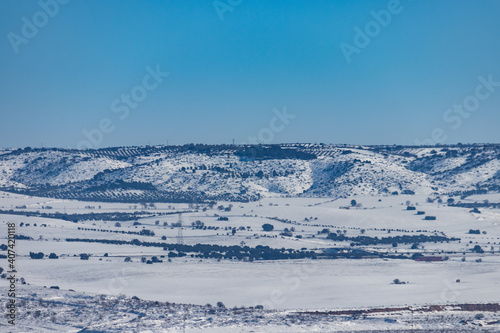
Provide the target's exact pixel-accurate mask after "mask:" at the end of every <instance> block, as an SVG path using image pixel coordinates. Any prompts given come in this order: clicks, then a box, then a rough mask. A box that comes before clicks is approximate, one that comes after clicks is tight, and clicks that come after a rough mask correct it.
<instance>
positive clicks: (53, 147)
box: [0, 142, 500, 151]
mask: <svg viewBox="0 0 500 333" xmlns="http://www.w3.org/2000/svg"><path fill="white" fill-rule="evenodd" d="M190 145H194V146H198V145H201V146H229V147H231V146H234V147H244V146H283V145H316V146H321V145H323V146H339V147H341V146H345V147H348V148H350V147H411V148H439V147H454V146H459V147H461V146H464V147H467V146H487V145H500V142H458V143H437V144H435V145H425V144H423V145H416V144H397V143H394V144H353V143H325V142H276V143H256V144H251V143H234V144H233V143H194V142H190V143H183V144H168V145H167V144H161V143H159V144H151V145H130V146H109V147H99V148H88V149H86V148H84V149H78V148H76V147H55V146H51V147H45V146H43V147H34V146H26V147H2V148H0V149H2V150H25V149H27V148H29V149H32V150H40V149H58V150H81V151H85V150H106V149H114V148H149V147H184V146H190Z"/></svg>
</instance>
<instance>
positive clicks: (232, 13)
mask: <svg viewBox="0 0 500 333" xmlns="http://www.w3.org/2000/svg"><path fill="white" fill-rule="evenodd" d="M54 1H56V0H42V1H41V3H47V4H48V5H47V6H45V7H46V10H47V11H48V12H50V14H51V15H52V16H53V17H52V16H51V15H49V14H46V12H41V11H43V8H42V7H41V5H40V3H39V2H38V1H27V0H22V1H21V0H1V1H0V32H1V42H0V66H1V67H0V71H1V72H0V108H1V109H0V112H1V117H0V146H1V147H25V146H32V147H39V146H40V145H41V144H42V143H43V145H44V146H45V147H49V146H50V147H66V146H69V147H72V148H74V147H77V146H78V145H81V147H84V146H86V145H91V146H95V147H106V146H125V145H147V144H148V143H151V144H166V143H167V140H168V143H169V144H184V143H190V142H193V143H231V142H232V140H233V139H234V140H235V142H236V143H242V142H247V141H248V137H256V138H257V140H258V141H259V142H262V141H264V142H273V143H279V142H312V143H314V142H318V143H319V142H324V143H353V144H415V143H416V142H417V141H416V140H419V142H420V141H422V140H424V139H430V138H432V133H433V132H435V133H434V136H435V137H434V139H436V138H437V139H438V140H437V141H442V142H444V143H456V142H463V143H467V142H500V131H499V124H500V86H494V85H493V86H489V89H490V90H488V88H487V87H484V85H483V87H479V88H478V89H479V94H480V96H481V99H479V98H477V97H475V94H476V88H477V87H478V85H480V84H482V83H481V81H480V80H478V77H479V76H482V77H483V78H484V79H485V80H488V76H489V75H491V78H492V80H493V81H495V82H500V40H499V36H500V20H499V19H498V17H499V14H500V2H499V1H494V0H483V1H474V0H468V1H464V0H442V1H437V0H419V1H416V0H413V1H410V0H401V1H399V5H398V6H396V5H397V2H398V1H395V0H391V1H385V0H384V1H368V0H366V1H347V0H345V1H340V0H337V1H321V0H318V1H306V0H302V1H298V0H288V1H270V0H253V1H250V0H242V1H239V0H221V1H219V2H214V1H212V0H203V1H201V0H198V1H192V0H177V1H159V0H158V1H153V0H149V1H146V0H144V1H128V0H107V1H96V0H85V1H84V0H72V1H69V2H68V1H67V0H66V1H62V0H61V2H68V3H67V4H60V5H59V8H55V7H54V5H53V2H54ZM231 3H232V4H233V5H231ZM214 4H215V5H217V6H219V7H218V8H219V9H218V10H219V12H218V11H217V9H216V8H215V7H216V6H214ZM224 6H226V7H224ZM388 8H389V9H390V10H392V13H391V11H389V13H390V15H391V17H390V22H388V23H386V22H383V24H380V23H376V21H375V18H374V16H373V15H372V14H371V11H375V12H380V11H381V10H388ZM224 10H225V11H224ZM384 13H386V12H384ZM381 17H382V19H385V20H386V21H387V16H383V15H382V16H381ZM23 18H25V19H24V20H23ZM221 18H222V19H221ZM26 22H27V23H26ZM34 23H36V24H38V26H39V27H37V26H36V25H34V27H35V29H37V30H38V31H36V32H33V30H30V29H29V28H30V26H31V25H32V24H34ZM356 27H358V28H359V29H361V30H365V28H368V29H372V30H369V31H370V34H371V35H372V37H369V36H368V38H370V42H369V44H368V45H363V44H362V43H361V42H363V41H361V42H360V41H359V40H358V41H357V44H356V41H355V37H356V34H357V32H356V30H355V28H356ZM31 28H33V26H31ZM358 37H359V36H358ZM358 39H359V38H358ZM364 42H366V40H365V41H364ZM342 43H345V44H342ZM347 44H349V45H350V46H351V47H356V45H358V46H360V47H357V53H352V54H351V55H350V62H348V61H347V58H346V57H345V55H344V52H343V51H342V47H341V46H342V45H344V47H345V45H347ZM350 50H352V48H351V49H350ZM157 66H159V69H160V71H161V72H168V73H169V75H168V77H167V76H166V77H160V79H159V81H161V82H160V83H157V82H156V81H155V80H154V79H153V78H152V77H148V76H147V75H149V74H148V70H147V69H146V68H147V67H149V68H150V70H155V68H156V67H157ZM144 80H146V81H145V82H146V83H145V84H146V85H147V86H148V89H150V90H146V89H145V88H144V83H143V81H144ZM499 85H500V84H499ZM134 89H135V90H134ZM132 91H134V92H135V96H136V98H138V99H139V100H140V101H139V102H138V103H135V102H134V101H133V100H132V102H131V103H135V104H133V105H134V108H132V107H129V106H126V104H125V102H124V101H123V100H121V98H122V95H126V94H128V95H130V94H131V92H132ZM144 92H146V93H147V96H144V95H141V94H143V93H144ZM464 100H466V101H467V102H468V103H469V108H470V109H473V110H474V111H473V112H472V111H471V112H466V113H463V112H462V114H459V113H458V112H457V111H453V110H450V111H449V112H447V110H448V109H451V108H452V107H453V105H454V104H461V103H463V102H464ZM114 102H115V104H114V107H115V108H114V109H113V108H112V106H111V105H112V104H113V103H114ZM475 103H476V104H475ZM120 107H121V109H119V108H120ZM284 107H286V110H287V112H288V114H293V115H295V118H294V119H287V120H286V122H287V124H285V125H284V126H282V124H283V122H282V121H281V120H279V119H277V118H276V119H275V117H276V116H275V113H273V109H278V110H280V111H282V110H283V108H284ZM127 108H128V111H129V112H128V114H126V113H125V112H126V111H125V110H124V109H127ZM120 110H121V111H120ZM114 111H117V112H114ZM444 118H446V119H447V120H445V119H444ZM103 119H104V124H101V125H102V126H103V128H104V129H105V130H106V132H105V133H104V132H102V131H101V129H99V131H101V132H100V133H101V134H102V135H99V134H96V132H95V130H96V129H98V128H99V125H100V123H102V122H103ZM436 129H440V130H437V131H438V132H436ZM82 131H88V132H89V133H93V135H94V141H95V143H94V144H92V143H90V140H89V139H88V138H86V137H85V135H84V134H83V132H82ZM259 134H260V138H259ZM443 137H445V139H443ZM84 140H87V141H88V143H89V144H83V143H82V142H83V141H84ZM434 141H436V140H434Z"/></svg>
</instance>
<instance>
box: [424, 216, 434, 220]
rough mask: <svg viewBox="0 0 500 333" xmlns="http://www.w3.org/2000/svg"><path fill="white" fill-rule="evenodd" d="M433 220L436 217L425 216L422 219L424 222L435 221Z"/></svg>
mask: <svg viewBox="0 0 500 333" xmlns="http://www.w3.org/2000/svg"><path fill="white" fill-rule="evenodd" d="M435 219H436V217H435V216H430V215H427V216H426V217H425V218H424V220H428V221H433V220H435Z"/></svg>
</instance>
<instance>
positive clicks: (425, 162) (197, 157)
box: [0, 144, 500, 202]
mask: <svg viewBox="0 0 500 333" xmlns="http://www.w3.org/2000/svg"><path fill="white" fill-rule="evenodd" d="M499 156H500V145H491V144H490V145H470V146H463V145H460V146H442V147H411V146H410V147H404V146H345V145H342V146H340V145H312V144H286V145H269V146H259V147H255V146H253V147H250V146H247V147H242V146H226V145H218V146H209V145H185V146H155V147H149V146H148V147H130V148H128V147H120V148H106V149H99V150H62V149H31V148H25V149H17V150H3V151H2V154H0V187H1V188H2V189H5V190H11V191H21V192H25V193H29V194H36V195H43V196H52V197H58V198H75V199H89V200H94V199H99V200H111V201H148V200H156V201H173V202H175V201H205V200H233V201H247V200H256V199H258V198H261V197H275V196H292V197H294V196H310V197H333V198H337V197H348V196H354V195H378V194H383V193H387V194H393V195H396V194H401V193H409V194H412V193H415V194H424V195H428V194H431V193H439V194H442V193H450V192H454V193H460V192H467V193H475V192H477V191H478V190H479V191H490V192H491V191H496V192H498V190H499V189H500V159H499Z"/></svg>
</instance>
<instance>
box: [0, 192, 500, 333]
mask: <svg viewBox="0 0 500 333" xmlns="http://www.w3.org/2000/svg"><path fill="white" fill-rule="evenodd" d="M427 198H428V196H423V195H399V196H384V195H379V196H356V197H355V198H354V199H355V200H356V204H357V205H356V207H353V205H352V203H351V200H352V198H349V199H337V200H334V199H331V198H267V199H262V200H261V201H256V202H250V203H235V202H233V203H230V202H218V203H217V205H215V206H213V207H207V206H204V205H198V207H196V206H194V205H188V204H173V203H170V204H169V203H156V204H155V205H154V207H145V208H144V207H141V206H138V205H134V204H128V203H109V202H108V203H106V202H102V203H99V202H82V201H74V200H73V201H71V200H55V199H49V198H40V197H28V196H23V195H19V194H12V193H7V192H0V209H2V210H3V211H8V210H11V209H12V210H13V212H25V213H26V212H37V211H38V212H39V213H56V212H59V213H63V214H88V213H96V214H100V213H110V212H125V213H133V212H135V211H144V212H147V213H148V214H151V215H153V214H156V215H155V216H149V217H143V218H137V219H133V220H129V221H120V226H115V223H116V221H106V220H104V221H103V220H83V221H79V222H77V223H75V222H71V221H65V220H61V219H54V218H48V217H41V216H29V217H28V216H25V215H15V214H12V213H10V214H2V215H0V228H1V230H2V231H1V233H0V235H1V236H0V237H1V238H2V239H1V240H0V243H3V244H6V243H7V241H6V238H7V223H8V222H15V223H16V234H17V235H24V236H28V237H31V238H32V239H31V240H17V242H16V253H17V258H16V268H17V277H18V278H21V277H22V278H24V280H25V281H26V283H27V284H22V283H21V281H18V283H17V288H18V293H19V294H22V295H30V294H32V293H42V294H43V293H50V292H59V293H62V294H64V295H66V294H67V293H68V290H70V289H72V290H75V292H76V293H83V294H85V295H88V296H92V297H94V298H95V297H98V296H97V295H101V294H104V295H109V297H112V296H113V297H122V298H126V299H128V298H130V297H133V296H136V297H138V298H139V299H141V300H144V301H158V302H174V303H178V304H196V305H200V306H204V305H205V304H207V303H209V304H212V305H213V306H215V305H216V303H217V302H222V303H223V304H224V305H225V306H226V307H227V308H233V307H254V306H256V305H262V306H263V307H264V311H270V312H266V313H267V314H266V315H264V317H266V316H271V314H274V315H275V316H278V317H280V318H281V319H280V320H270V321H269V322H267V321H266V322H265V323H262V322H260V321H259V320H257V321H258V322H259V324H256V323H253V324H250V323H247V324H244V323H241V322H240V323H231V324H227V323H226V324H224V325H223V324H220V325H219V326H217V325H218V324H217V325H215V324H214V325H208V326H207V325H205V324H206V320H207V317H204V319H203V323H204V324H203V325H201V324H199V323H198V324H196V323H194V322H191V323H190V324H189V325H188V330H186V331H192V332H201V331H203V332H230V331H231V332H234V331H235V330H234V329H236V327H238V329H239V331H241V332H247V331H248V332H250V331H251V330H250V329H249V330H246V328H245V327H247V328H248V327H253V330H254V331H255V332H292V331H294V330H295V331H297V332H306V331H317V332H328V331H331V332H333V331H347V330H353V331H354V330H358V331H361V330H368V329H380V330H384V329H394V330H398V329H402V328H408V322H407V320H408V318H409V317H408V314H405V315H401V314H400V315H401V316H403V317H404V319H402V318H403V317H401V318H399V319H398V321H396V322H394V323H392V324H390V325H389V324H388V321H387V320H385V319H388V318H389V317H387V318H386V317H384V318H383V319H380V320H375V319H374V320H371V321H370V320H364V321H363V320H361V321H356V320H354V321H353V320H341V318H340V317H339V318H337V319H338V320H337V319H336V320H337V321H335V320H334V321H335V323H330V322H328V323H327V322H325V321H324V320H320V321H318V322H317V323H316V324H314V320H309V319H308V320H305V322H307V325H306V324H304V325H305V326H301V325H302V324H300V323H289V325H291V326H283V325H284V323H285V322H286V320H285V319H283V318H285V317H287V315H286V313H287V312H286V311H295V312H296V311H316V310H318V311H324V310H332V309H337V310H339V309H361V308H372V307H397V306H415V307H418V306H426V305H433V304H450V305H452V304H466V303H474V304H478V303H489V302H491V303H493V302H498V301H499V300H500V282H499V280H498V276H500V256H499V254H500V228H499V224H500V210H499V209H493V208H481V209H480V213H473V212H470V209H466V208H458V207H450V206H448V205H447V204H446V202H447V200H448V199H449V198H448V197H447V196H446V197H441V198H437V197H432V199H435V200H434V202H430V201H431V200H427ZM498 198H499V197H498V195H496V194H491V195H475V196H473V197H468V198H465V199H460V198H459V197H454V200H455V201H458V200H461V201H462V202H464V203H467V202H471V203H473V202H483V201H484V200H489V202H498ZM439 199H441V200H440V201H441V202H438V200H439ZM408 205H410V206H414V207H416V210H418V211H425V214H424V215H416V211H409V210H407V209H406V207H407V206H408ZM24 206H25V207H24ZM219 206H223V207H225V208H228V207H229V206H231V208H230V210H229V209H226V210H224V209H220V208H219V209H218V207H219ZM347 207H349V209H346V208H347ZM177 211H190V212H189V213H184V214H183V215H182V221H183V226H184V227H183V228H182V234H183V237H182V241H183V243H184V244H187V245H195V244H198V243H201V244H214V245H239V246H248V247H251V248H254V247H256V246H259V245H262V246H269V247H271V248H277V249H281V248H285V249H293V250H301V249H302V250H307V251H315V252H316V253H317V254H318V258H317V259H294V260H255V261H244V260H240V261H238V260H236V259H222V260H217V259H211V258H196V257H194V258H192V257H191V256H189V255H188V256H185V257H180V258H179V257H172V258H168V256H167V254H168V251H165V250H163V249H162V248H161V247H144V246H137V245H133V244H130V243H128V244H124V245H114V244H103V243H87V242H66V238H81V239H101V240H103V239H106V240H125V241H129V242H130V241H132V240H133V239H138V240H139V241H143V242H145V241H147V242H165V243H169V244H176V243H177V242H178V241H180V239H179V228H178V227H175V226H172V224H175V223H176V222H177V221H178V220H179V216H178V215H177V214H168V215H160V214H163V213H175V212H177ZM427 215H430V216H436V220H424V218H423V216H427ZM221 216H222V217H227V218H228V220H227V221H224V220H219V217H221ZM157 221H158V222H157ZM195 221H201V222H203V223H204V225H205V226H210V227H211V228H206V229H194V228H193V227H191V223H192V222H195ZM134 222H138V223H140V224H137V223H135V224H136V225H134ZM165 222H166V223H167V225H164V223H165ZM264 223H270V224H272V225H273V226H274V230H273V231H269V232H266V231H263V230H262V225H263V224H264ZM28 224H29V225H28ZM21 225H22V226H21ZM217 227H218V229H217ZM235 228H236V231H235V232H234V234H233V232H232V230H233V229H235ZM285 228H287V229H288V231H291V232H292V236H291V237H289V236H283V235H281V233H283V232H284V231H285ZM292 228H293V229H292ZM142 229H148V230H151V231H153V232H154V234H155V235H154V236H144V235H138V234H123V233H117V232H110V231H132V232H139V231H141V230H142ZM324 229H328V232H330V233H333V232H335V233H339V234H340V233H342V234H344V235H345V236H346V237H357V236H360V235H363V236H367V237H378V238H382V237H389V236H400V235H420V234H422V235H428V236H433V235H440V236H446V237H448V238H451V237H455V238H460V239H461V240H460V241H449V242H443V243H440V242H438V243H433V242H423V243H420V244H418V245H417V248H412V245H413V244H398V245H397V246H391V244H376V245H366V246H365V245H360V246H355V248H359V249H364V250H368V251H371V252H373V253H386V254H387V253H388V254H394V255H399V254H403V255H406V256H408V257H409V256H411V255H412V254H414V253H422V254H424V255H427V256H439V257H442V258H444V257H447V260H445V261H439V262H419V261H414V260H411V259H388V258H362V259H327V258H325V257H324V256H322V255H320V254H322V253H323V250H324V249H328V248H337V249H339V248H340V249H342V248H346V249H349V248H351V245H350V241H333V240H330V239H327V238H326V236H327V235H328V233H321V232H322V231H323V230H324ZM470 229H474V230H476V229H478V230H480V233H479V234H469V233H468V232H469V230H470ZM297 236H300V237H299V238H298V237H297ZM475 246H481V248H482V249H483V250H484V253H476V252H473V251H471V250H472V249H473V248H474V247H475ZM30 252H35V253H37V252H43V253H44V255H45V257H44V258H43V259H41V260H36V259H31V258H30ZM2 253H4V254H5V253H6V252H5V251H1V252H0V254H2ZM49 253H55V254H56V255H58V256H59V258H58V259H48V258H47V255H48V254H49ZM81 253H88V254H90V258H89V260H80V257H79V255H80V254H81ZM152 256H157V257H158V258H160V259H161V260H162V261H163V262H160V263H154V264H146V263H144V262H141V258H142V257H145V258H147V259H149V258H151V257H152ZM126 257H130V259H131V261H130V262H125V260H124V259H125V258H126ZM169 259H170V260H169ZM0 267H2V268H4V269H7V261H6V260H5V259H0ZM394 279H399V280H400V281H402V282H406V283H405V284H394V283H393V280H394ZM0 286H1V288H2V289H1V290H2V292H1V298H2V302H4V301H5V300H6V299H7V294H6V290H7V288H6V287H8V281H7V280H6V279H0ZM44 286H45V287H47V289H44V288H43V287H44ZM51 286H58V287H59V288H61V289H60V291H59V290H53V289H48V288H49V287H51ZM64 295H63V296H61V297H62V298H63V299H64V300H65V302H66V301H68V302H69V299H70V298H71V297H70V296H64ZM44 297H48V298H50V297H52V296H50V297H49V295H46V296H44ZM66 298H68V299H66ZM28 303H29V302H28ZM63 303H64V302H63ZM30 304H31V303H30ZM25 306H26V308H23V306H22V305H19V307H18V319H19V321H18V323H19V324H21V323H22V320H23V319H22V318H24V320H25V325H26V328H25V329H26V331H29V330H28V328H29V327H33V325H38V324H36V323H37V322H40V321H41V320H42V319H41V318H36V319H35V318H32V317H31V315H29V314H27V311H28V310H27V305H26V304H25ZM30 306H33V305H30ZM57 306H62V305H60V304H59V305H57ZM274 310H279V311H280V312H279V314H277V312H272V311H274ZM30 311H31V310H30ZM145 311H146V310H145ZM226 315H227V314H226ZM448 315H450V316H451V317H449V318H453V315H451V314H447V315H446V316H448ZM474 315H475V314H472V315H471V318H474ZM221 316H222V315H219V317H218V318H219V319H220V318H221ZM227 316H228V317H227V318H230V317H231V315H227ZM202 317H203V316H202ZM58 318H59V319H58ZM85 318H88V316H87V317H85ZM127 318H128V317H127ZM155 318H156V317H155ZM266 318H267V317H266ZM457 318H458V317H457ZM132 319H133V318H129V320H132ZM219 319H218V320H219ZM462 319H463V318H462ZM490 319H491V318H490ZM58 320H62V318H61V317H57V316H56V317H55V319H53V321H50V320H49V318H46V322H47V323H46V324H47V325H48V326H47V327H52V326H53V325H56V324H57V323H59V324H58V325H59V328H61V329H60V331H70V330H69V329H68V327H69V326H68V325H69V322H65V323H63V322H58ZM82 320H83V321H85V319H82ZM155 320H159V321H161V320H162V319H161V318H156V319H155ZM332 320H333V319H332ZM450 320H451V319H450ZM496 320H498V318H496ZM444 321H446V320H444ZM451 321H452V322H453V320H451ZM491 321H494V320H493V319H492V320H491ZM54 322H55V323H56V324H54ZM108 324H109V325H111V326H109V325H108V326H106V327H107V328H106V329H104V331H110V330H111V327H113V325H112V324H110V322H108ZM30 325H31V326H30ZM51 325H52V326H51ZM155 325H156V324H154V323H150V326H151V327H157V328H158V329H153V330H151V332H162V330H160V328H161V329H164V330H163V331H165V332H167V331H170V329H171V330H172V331H176V330H177V329H179V330H180V329H181V327H180V326H179V323H176V324H175V325H174V324H172V326H170V328H168V327H169V326H161V325H160V326H155ZM158 325H159V324H158ZM162 325H163V324H162ZM204 325H205V326H204ZM221 325H222V326H221ZM252 325H253V326H252ZM259 325H260V326H259ZM398 325H400V326H398ZM457 325H458V324H457ZM461 325H462V324H461ZM56 326H57V325H56ZM84 326H85V325H84ZM87 326H88V325H87ZM87 326H85V327H87ZM486 326H487V327H490V328H491V327H496V328H498V324H497V326H491V325H486ZM486 326H485V327H486ZM88 327H90V326H88ZM141 327H142V328H143V329H144V332H147V325H144V326H141ZM174 327H175V329H174ZM224 327H225V328H224ZM287 327H288V328H289V329H290V328H291V329H292V330H288V329H287ZM437 327H441V328H446V327H447V326H446V325H443V326H436V327H435V328H437ZM453 327H455V326H453ZM456 327H462V328H470V327H468V326H467V325H465V326H463V325H462V326H456ZM456 327H455V329H456V330H455V331H458V328H456ZM474 327H476V326H474ZM420 328H424V326H420ZM450 328H451V326H450ZM476 328H477V327H476ZM94 329H96V330H98V329H99V328H94ZM0 330H1V327H0ZM56 330H58V329H56ZM74 331H75V332H77V331H78V330H74Z"/></svg>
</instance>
